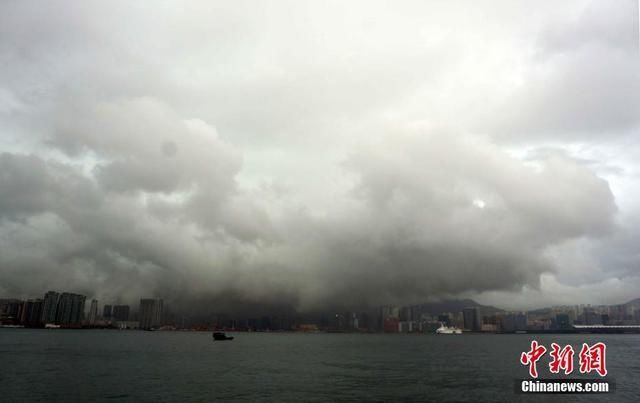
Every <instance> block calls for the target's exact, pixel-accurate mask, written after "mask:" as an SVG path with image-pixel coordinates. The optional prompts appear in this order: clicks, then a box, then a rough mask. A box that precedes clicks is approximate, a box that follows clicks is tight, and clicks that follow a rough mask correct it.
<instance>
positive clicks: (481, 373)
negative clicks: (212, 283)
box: [0, 329, 640, 402]
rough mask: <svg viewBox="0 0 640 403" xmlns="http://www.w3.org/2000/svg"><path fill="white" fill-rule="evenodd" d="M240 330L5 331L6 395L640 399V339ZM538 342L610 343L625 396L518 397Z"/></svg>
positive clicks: (0, 369) (1, 365)
mask: <svg viewBox="0 0 640 403" xmlns="http://www.w3.org/2000/svg"><path fill="white" fill-rule="evenodd" d="M234 335H235V337H236V339H235V340H233V341H231V342H213V341H212V340H211V334H210V333H195V332H193V333H192V332H137V331H114V330H95V331H94V330H80V331H78V330H76V331H73V330H68V331H67V330H31V329H0V401H2V402H12V401H61V402H70V401H83V402H84V401H154V402H155V401H214V400H217V401H251V402H255V401H305V402H309V401H468V402H477V401H504V402H511V401H549V400H560V401H585V402H596V401H607V402H612V401H627V402H638V401H640V384H639V383H638V382H640V335H545V336H540V335H536V336H532V335H462V336H435V335H383V334H363V335H358V334H293V333H253V334H252V333H236V334H234ZM532 337H535V338H536V339H537V340H538V341H540V342H541V343H543V344H546V345H547V346H549V345H550V343H551V342H552V341H555V342H557V343H558V344H561V345H564V344H572V345H573V346H574V348H575V349H576V351H579V348H580V345H581V343H582V342H587V343H589V344H591V343H595V342H596V341H604V342H606V343H607V346H608V351H607V360H608V363H607V367H608V370H609V377H610V378H613V379H615V381H616V383H617V389H616V391H615V393H614V394H610V395H599V396H596V395H562V396H558V395H538V396H529V395H527V396H524V395H518V394H515V392H514V379H516V378H527V377H528V373H527V369H526V368H525V367H523V366H521V365H520V364H519V363H518V358H519V356H520V352H522V351H526V350H528V348H529V344H530V341H531V338H532ZM546 362H547V360H546V357H545V359H543V360H541V364H540V365H539V368H540V369H539V370H540V371H541V377H545V372H544V370H542V369H543V368H544V366H545V365H546ZM576 364H577V362H576Z"/></svg>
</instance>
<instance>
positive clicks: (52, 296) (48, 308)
mask: <svg viewBox="0 0 640 403" xmlns="http://www.w3.org/2000/svg"><path fill="white" fill-rule="evenodd" d="M59 296H60V294H58V293H57V292H55V291H49V292H47V293H46V294H44V301H43V302H42V317H41V322H42V324H43V325H46V324H47V323H54V322H55V321H56V311H57V309H58V298H59Z"/></svg>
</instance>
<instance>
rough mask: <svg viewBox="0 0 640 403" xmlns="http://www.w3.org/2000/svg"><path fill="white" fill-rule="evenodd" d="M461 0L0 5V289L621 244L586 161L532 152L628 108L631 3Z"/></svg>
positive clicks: (298, 278)
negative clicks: (519, 151) (626, 9)
mask: <svg viewBox="0 0 640 403" xmlns="http://www.w3.org/2000/svg"><path fill="white" fill-rule="evenodd" d="M625 5H626V3H625ZM459 6H460V5H456V4H453V5H446V6H445V5H442V4H439V5H438V4H436V3H434V4H426V3H425V4H422V3H416V4H412V5H411V7H408V8H407V9H404V8H394V7H389V6H388V5H384V4H382V3H375V4H374V3H372V4H371V5H369V3H367V4H366V7H365V4H359V5H357V6H356V5H354V6H352V7H348V8H346V9H344V10H343V8H342V7H339V6H338V5H337V3H335V4H334V3H329V4H328V5H327V6H326V7H327V8H326V9H325V8H322V9H319V8H317V7H316V6H313V5H312V4H303V5H300V4H298V3H292V4H288V5H287V4H284V3H283V4H280V5H274V6H270V7H266V6H257V5H255V7H257V8H253V6H252V7H251V10H253V11H255V12H248V10H246V9H245V8H243V7H236V6H228V5H225V6H223V5H221V4H218V5H211V4H207V3H204V4H195V3H194V4H192V5H191V6H189V7H185V8H182V9H180V10H176V9H174V7H171V6H170V5H168V6H167V7H160V6H154V7H156V8H154V13H148V12H147V11H148V10H145V9H144V8H142V7H140V6H132V5H125V3H122V4H119V5H116V6H115V7H113V9H112V7H109V8H108V9H106V8H105V6H102V5H100V4H92V3H86V5H85V3H83V5H82V6H80V5H77V4H70V3H69V4H66V5H64V6H61V7H57V6H56V7H53V6H51V5H46V4H45V5H43V6H42V7H40V8H37V7H32V6H30V5H28V4H26V3H12V4H7V5H3V6H0V7H1V8H5V11H6V12H4V13H0V59H1V60H2V61H4V62H5V65H6V66H7V68H6V69H2V71H0V78H1V79H2V81H1V82H0V130H2V137H0V140H1V141H0V146H1V147H2V153H1V154H0V240H1V242H0V295H5V294H6V295H15V296H33V295H38V294H40V293H42V292H43V291H45V290H46V289H49V288H53V289H60V290H71V291H74V290H75V291H80V292H83V293H86V294H87V295H89V296H96V297H98V298H100V299H101V300H106V301H122V302H134V301H135V300H136V299H138V298H140V297H144V296H151V295H156V296H161V297H164V298H166V299H167V300H170V301H172V302H174V303H176V304H178V305H188V304H191V305H199V306H200V307H201V308H202V309H203V310H204V311H206V310H207V309H209V308H210V307H217V308H215V309H222V310H224V309H227V307H233V306H245V307H252V309H258V307H262V308H261V309H263V310H267V307H273V309H283V310H287V309H300V310H315V309H318V308H322V307H327V306H332V307H355V306H360V307H362V306H372V305H376V304H382V303H390V302H397V303H405V302H412V301H413V302H421V301H423V300H424V299H425V298H430V297H439V296H456V295H473V294H482V293H491V292H506V293H509V292H517V291H519V290H521V289H522V288H523V287H530V288H532V289H535V288H537V287H539V286H541V284H540V279H541V276H543V275H556V274H557V275H558V276H559V277H558V278H562V272H563V270H564V269H563V267H561V266H559V265H558V260H557V259H556V258H555V257H554V255H553V254H550V253H549V250H551V249H554V248H561V249H562V248H563V247H564V245H566V244H568V243H571V242H585V243H589V242H592V243H594V244H596V245H599V244H598V242H601V240H602V239H604V240H605V241H606V240H607V239H609V238H611V239H618V238H616V237H622V240H618V241H616V242H615V245H619V248H618V247H616V248H618V250H620V251H625V250H626V251H627V252H624V253H625V254H627V253H630V252H628V243H626V242H625V241H624V240H625V239H627V237H626V236H624V235H621V232H620V231H619V226H617V225H616V215H617V214H618V208H617V205H616V197H617V196H618V195H616V196H615V197H614V193H612V190H611V186H610V183H608V182H607V180H605V179H603V178H602V177H601V175H599V172H597V171H596V168H597V164H596V163H594V162H593V161H592V160H589V161H590V162H589V163H585V160H586V157H584V156H575V155H573V154H572V153H571V152H570V151H569V150H568V147H563V144H559V145H557V147H556V148H548V147H545V148H539V149H538V146H539V145H541V144H539V143H541V142H542V141H546V140H548V139H549V138H550V136H549V134H550V133H556V132H557V133H560V134H561V135H559V136H558V137H557V138H558V139H565V140H567V139H575V138H579V139H581V140H583V139H585V138H598V139H600V141H606V136H608V135H609V134H610V133H612V134H616V135H620V136H621V135H623V134H624V133H628V131H629V130H633V129H634V128H636V127H637V123H638V121H637V116H636V115H635V113H634V111H635V110H637V109H635V108H636V106H637V101H638V99H637V93H639V91H636V90H637V88H636V87H637V83H638V76H637V71H638V69H636V67H637V65H636V64H635V63H637V61H635V59H634V56H633V54H632V50H631V48H630V45H629V43H630V42H629V43H628V42H626V41H628V38H627V36H628V35H627V34H628V33H627V32H626V31H624V30H625V29H627V28H621V26H622V25H624V24H626V23H627V22H628V21H627V20H626V18H627V17H626V14H624V13H622V12H617V11H616V13H615V14H614V16H615V17H616V21H618V20H619V21H618V23H617V24H616V27H614V29H613V31H610V30H608V29H607V27H608V25H606V24H604V25H603V23H602V20H601V18H600V15H601V14H600V13H599V12H596V11H593V10H592V8H593V7H596V8H597V7H598V6H590V7H591V8H585V10H586V11H583V12H581V13H576V12H574V10H577V9H583V8H584V7H583V4H582V3H581V2H577V3H576V4H573V3H571V4H569V3H567V4H566V5H563V6H557V7H556V6H554V5H553V4H552V3H549V4H546V5H544V6H541V7H540V8H539V9H536V10H534V12H533V13H531V15H530V13H529V11H528V10H525V9H523V8H522V7H518V6H515V5H513V4H512V3H509V2H505V3H501V5H500V7H499V9H500V10H501V12H500V13H497V14H495V13H489V12H488V11H487V10H486V9H485V8H484V7H479V6H473V7H471V6H468V5H465V10H467V9H468V10H472V11H474V12H469V13H465V14H461V13H460V8H459ZM574 6H575V7H574ZM578 6H579V7H578ZM469 7H471V8H469ZM284 9H286V10H288V11H287V12H288V13H290V14H291V16H293V17H295V18H289V17H287V15H288V14H287V15H283V13H282V11H283V10H284ZM338 11H340V12H338ZM337 15H339V16H340V18H338V19H336V16H337ZM574 15H578V18H577V19H575V20H574V18H569V17H568V16H574ZM478 16H479V18H478ZM529 17H531V18H529ZM547 18H548V19H550V20H551V21H552V22H551V23H547V22H546V20H547ZM441 20H442V21H448V23H449V24H448V25H447V24H444V25H443V24H439V23H438V21H441ZM496 22H504V24H498V25H496V24H495V23H496ZM521 24H524V25H525V26H526V29H524V28H521V27H520V25H521ZM116 26H117V27H118V29H114V27H116ZM447 27H448V28H447ZM454 28H460V29H454ZM532 32H533V33H535V34H532ZM602 32H607V33H608V34H607V35H605V36H602V35H601V34H600V33H602ZM513 33H515V34H513ZM514 38H515V39H514ZM487 44H491V46H488V45H487ZM523 45H526V46H523ZM487 52H489V53H487ZM487 55H489V56H487ZM505 66H506V67H505ZM514 72H515V73H514ZM514 83H515V84H514ZM437 128H444V129H437ZM476 128H477V130H476ZM476 132H488V133H489V134H487V135H482V136H480V135H474V134H470V133H476ZM583 132H589V135H588V136H586V135H585V136H582V135H581V134H580V133H583ZM581 136H582V137H581ZM603 139H605V140H603ZM513 140H517V141H515V142H514V141H513ZM518 142H524V143H526V144H527V145H528V146H531V147H533V148H534V149H536V151H535V152H531V153H529V154H528V155H529V157H528V158H522V157H518V158H516V157H514V153H513V152H508V151H507V150H506V149H505V147H504V144H510V145H512V144H514V143H518ZM612 144H613V145H615V143H612ZM510 151H511V150H510ZM598 162H600V163H603V162H609V161H598ZM620 172H624V170H621V171H620ZM605 241H603V242H605ZM590 250H597V247H593V248H591V249H590ZM565 256H566V254H565ZM607 261H609V262H611V261H612V260H611V259H608V260H607ZM618 262H619V260H618ZM621 264H622V263H621ZM613 272H615V273H618V275H620V276H632V275H633V271H631V270H623V271H620V270H618V271H616V270H613V269H612V270H611V271H607V270H606V269H605V270H603V273H613ZM593 273H596V270H594V271H593ZM603 276H604V275H597V276H595V277H594V278H596V279H602V278H603ZM542 286H544V284H542ZM542 292H544V290H543V291H542ZM225 304H226V305H225ZM211 309H214V308H211ZM269 309H271V308H269Z"/></svg>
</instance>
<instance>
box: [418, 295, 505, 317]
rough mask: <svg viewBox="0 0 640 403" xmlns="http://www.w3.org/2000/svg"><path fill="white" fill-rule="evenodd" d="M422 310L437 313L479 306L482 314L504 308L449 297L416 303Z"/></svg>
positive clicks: (502, 310) (499, 310) (460, 310)
mask: <svg viewBox="0 0 640 403" xmlns="http://www.w3.org/2000/svg"><path fill="white" fill-rule="evenodd" d="M417 307H419V309H420V310H421V311H422V312H427V313H430V314H433V315H435V314H438V313H442V312H462V310H463V309H464V308H479V309H480V310H481V311H482V313H483V314H489V315H490V314H493V313H497V312H504V309H500V308H496V307H494V306H490V305H481V304H479V303H477V302H476V301H474V300H472V299H449V300H443V301H439V302H429V303H425V304H419V305H417Z"/></svg>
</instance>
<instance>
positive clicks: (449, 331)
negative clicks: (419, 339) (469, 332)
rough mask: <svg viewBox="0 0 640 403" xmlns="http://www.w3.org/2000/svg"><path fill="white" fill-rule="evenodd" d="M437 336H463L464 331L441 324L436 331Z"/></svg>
mask: <svg viewBox="0 0 640 403" xmlns="http://www.w3.org/2000/svg"><path fill="white" fill-rule="evenodd" d="M436 334H462V330H460V329H459V328H457V327H449V326H445V325H444V324H443V323H440V327H439V328H437V329H436Z"/></svg>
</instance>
